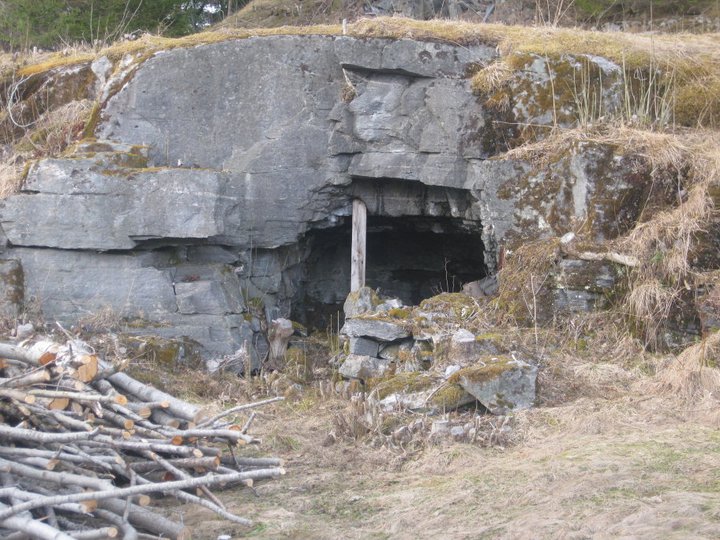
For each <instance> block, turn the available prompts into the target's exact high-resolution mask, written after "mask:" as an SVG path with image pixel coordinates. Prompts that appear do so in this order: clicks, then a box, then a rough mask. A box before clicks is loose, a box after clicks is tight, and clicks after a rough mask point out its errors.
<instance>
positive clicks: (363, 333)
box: [340, 319, 410, 341]
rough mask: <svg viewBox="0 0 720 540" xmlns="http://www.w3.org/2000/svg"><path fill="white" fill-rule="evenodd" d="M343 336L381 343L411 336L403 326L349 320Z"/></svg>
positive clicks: (372, 321)
mask: <svg viewBox="0 0 720 540" xmlns="http://www.w3.org/2000/svg"><path fill="white" fill-rule="evenodd" d="M340 333H341V334H345V335H347V336H350V337H370V338H375V339H378V340H380V341H395V340H397V339H402V338H406V337H409V336H410V332H408V331H407V330H406V329H405V328H403V327H402V326H400V325H398V324H395V323H391V322H389V321H383V320H379V319H347V320H346V321H345V324H344V325H343V327H342V329H341V330H340Z"/></svg>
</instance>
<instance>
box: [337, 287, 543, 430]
mask: <svg viewBox="0 0 720 540" xmlns="http://www.w3.org/2000/svg"><path fill="white" fill-rule="evenodd" d="M370 294H371V290H370V289H368V288H367V287H365V288H364V289H361V290H360V291H357V292H355V293H352V294H351V296H352V298H351V299H350V300H349V301H348V302H346V304H347V305H350V306H351V307H352V309H354V305H355V303H356V302H355V299H357V298H363V297H364V298H368V297H369V296H370ZM469 301H471V299H470V298H469V297H466V296H465V295H446V296H445V297H443V296H442V295H441V296H439V297H436V298H432V299H429V300H428V301H426V302H424V303H423V306H422V307H418V308H407V307H403V308H394V309H395V310H396V311H395V312H393V311H388V312H382V311H379V308H378V307H376V311H374V312H367V311H365V312H363V313H362V314H361V315H359V316H352V317H350V316H347V314H346V320H345V324H344V326H343V327H342V329H341V333H342V334H344V336H345V339H347V340H348V343H347V354H345V355H344V357H343V358H341V359H340V360H339V361H340V362H341V365H340V368H339V373H340V375H342V376H343V377H345V378H347V379H360V380H361V381H362V382H363V383H367V382H369V381H372V380H375V381H379V382H377V384H376V386H375V387H374V389H373V390H372V391H371V392H370V395H369V396H370V399H371V400H372V401H373V402H374V403H377V405H378V406H379V407H380V409H381V410H382V411H385V412H391V411H393V410H403V411H404V410H409V411H416V412H427V413H434V412H442V411H445V410H452V409H455V408H458V407H461V406H463V405H467V404H470V403H473V402H475V403H476V404H477V406H479V407H480V406H481V407H482V408H484V409H486V410H487V411H488V412H490V413H491V414H495V415H505V414H509V413H511V412H512V411H516V410H520V409H525V408H528V407H531V406H532V405H533V402H534V400H535V384H536V378H537V367H536V366H535V365H532V364H531V363H529V362H526V361H524V360H520V359H518V358H517V357H516V353H514V352H512V351H508V350H506V349H505V348H504V347H503V345H502V344H501V343H500V341H501V340H500V339H499V337H500V336H498V335H495V334H492V333H488V334H480V335H477V334H475V333H473V332H471V331H470V330H469V329H467V328H463V327H458V322H459V321H460V322H462V320H463V319H462V316H463V314H464V313H466V312H465V311H464V309H465V307H464V306H466V305H468V302H469ZM375 303H376V305H377V306H381V305H382V304H383V303H386V302H379V301H378V302H375ZM453 309H454V310H456V311H457V313H455V315H456V317H453V316H452V314H450V313H449V311H452V310H453ZM431 310H432V311H431ZM418 313H419V314H421V316H422V318H423V319H426V318H427V317H430V318H431V319H434V320H435V321H439V322H438V323H435V324H434V325H433V327H432V328H433V330H432V339H426V337H427V336H426V335H425V334H424V332H421V331H418V332H416V325H415V318H416V316H417V315H418ZM432 313H437V314H438V315H440V314H442V317H432V316H431V314H432ZM393 315H395V316H397V317H399V318H395V317H394V316H393ZM418 330H420V329H418ZM416 333H418V334H422V335H421V338H420V339H416V338H415V337H414V335H415V334H416ZM437 429H440V428H437ZM452 436H453V437H454V438H457V437H459V432H458V430H455V432H454V433H453V434H452Z"/></svg>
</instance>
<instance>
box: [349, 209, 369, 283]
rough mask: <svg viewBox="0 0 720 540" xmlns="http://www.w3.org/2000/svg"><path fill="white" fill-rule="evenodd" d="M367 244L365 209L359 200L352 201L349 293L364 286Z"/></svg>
mask: <svg viewBox="0 0 720 540" xmlns="http://www.w3.org/2000/svg"><path fill="white" fill-rule="evenodd" d="M366 244H367V207H366V206H365V203H364V202H362V201H361V200H359V199H355V200H354V201H353V212H352V248H351V256H350V257H351V259H350V291H357V290H358V289H360V288H361V287H364V286H365V254H366Z"/></svg>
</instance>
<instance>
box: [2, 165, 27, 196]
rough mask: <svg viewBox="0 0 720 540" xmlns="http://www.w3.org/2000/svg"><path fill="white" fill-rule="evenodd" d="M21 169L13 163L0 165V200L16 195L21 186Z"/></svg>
mask: <svg viewBox="0 0 720 540" xmlns="http://www.w3.org/2000/svg"><path fill="white" fill-rule="evenodd" d="M22 171H23V168H22V167H21V166H19V165H15V164H13V163H0V200H2V199H5V198H7V197H9V196H10V195H12V194H13V193H17V192H18V190H19V189H20V186H21V185H22Z"/></svg>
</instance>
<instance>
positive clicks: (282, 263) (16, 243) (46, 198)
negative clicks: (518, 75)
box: [0, 36, 650, 356]
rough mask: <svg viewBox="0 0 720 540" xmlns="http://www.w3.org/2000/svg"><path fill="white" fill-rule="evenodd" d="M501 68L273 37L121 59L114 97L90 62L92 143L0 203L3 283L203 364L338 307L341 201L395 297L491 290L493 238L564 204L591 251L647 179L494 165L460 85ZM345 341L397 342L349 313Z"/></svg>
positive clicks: (412, 50) (546, 223)
mask: <svg viewBox="0 0 720 540" xmlns="http://www.w3.org/2000/svg"><path fill="white" fill-rule="evenodd" d="M496 56H497V52H496V51H495V48H494V47H489V46H484V45H477V46H462V47H459V46H453V45H449V44H441V43H431V42H417V41H412V40H406V39H402V40H383V39H357V38H351V37H330V36H273V37H262V38H261V37H257V38H249V39H242V40H229V41H226V42H221V43H215V44H209V45H203V46H198V47H193V48H176V49H172V50H169V51H164V52H162V53H159V54H156V55H155V56H154V57H152V58H150V59H148V60H146V61H145V62H144V63H142V64H141V65H139V66H137V67H135V66H133V65H132V58H129V59H124V60H123V61H122V62H121V65H120V66H119V68H118V67H116V70H115V72H116V75H114V76H112V77H111V79H113V80H114V81H115V82H113V83H112V84H111V81H110V79H108V77H109V74H110V73H111V70H110V69H109V68H108V66H106V65H101V63H96V64H95V65H94V66H93V68H92V69H90V66H87V69H86V71H87V74H88V77H89V78H90V79H91V83H92V84H91V86H92V88H96V91H97V92H99V93H100V94H99V95H100V99H101V102H102V108H101V110H100V113H99V122H98V124H97V126H96V127H95V135H96V136H97V139H98V140H97V141H95V142H86V143H83V144H80V145H78V147H77V148H76V149H75V152H74V154H72V155H69V156H68V157H66V158H63V159H46V160H41V161H39V162H37V163H35V164H33V165H32V166H31V167H30V169H29V171H28V174H27V178H26V180H25V182H24V185H23V187H22V191H21V193H19V194H17V195H15V196H12V197H10V198H8V199H6V200H5V201H3V202H2V203H1V205H0V226H1V228H2V231H1V234H0V238H4V237H7V240H6V242H5V241H3V244H5V243H7V248H6V250H5V251H6V253H5V254H4V255H3V257H4V258H6V259H13V260H18V261H20V263H21V265H22V274H23V283H22V284H21V285H18V289H17V291H24V294H25V296H26V297H27V298H29V297H34V298H36V299H37V300H38V301H39V302H40V304H41V308H42V310H43V312H44V314H45V316H46V318H48V319H56V320H59V321H64V322H73V321H76V320H78V319H79V318H81V317H83V316H86V315H87V314H89V313H92V312H93V311H95V310H98V309H101V308H102V309H108V308H109V309H111V310H113V311H115V312H116V313H118V314H119V315H121V316H123V317H126V318H128V319H138V320H142V321H144V324H145V326H146V330H147V331H148V332H149V331H151V330H152V332H153V333H160V334H164V335H166V336H167V337H173V336H175V337H183V336H184V337H187V338H189V339H192V340H195V341H197V342H199V343H200V344H201V345H203V346H204V347H205V349H206V351H207V353H208V354H210V355H223V354H229V353H232V352H233V351H235V350H236V349H237V348H238V347H239V346H240V345H241V344H242V343H243V342H245V341H248V342H250V343H249V344H250V346H252V347H254V348H255V349H257V350H256V351H255V352H254V354H255V355H256V356H257V355H260V356H262V351H264V350H267V342H266V341H264V338H262V337H261V336H260V330H261V328H262V325H261V324H260V323H259V321H260V319H262V318H265V319H267V320H273V319H277V318H278V317H288V316H292V317H293V318H296V319H297V318H299V319H301V320H303V319H304V320H303V321H302V322H309V323H314V324H315V325H316V326H321V327H322V326H323V325H326V324H327V323H328V321H329V320H332V318H333V316H335V315H336V314H337V312H338V311H339V310H340V309H341V306H342V302H343V300H344V299H345V298H346V296H347V293H348V292H349V291H348V282H349V278H348V276H349V249H350V247H349V246H350V240H349V238H350V236H349V235H350V228H349V215H350V213H351V207H352V200H353V199H355V198H359V199H362V200H363V201H365V203H366V205H367V207H368V211H369V218H368V237H369V246H370V248H369V254H368V259H369V266H368V283H369V284H371V285H372V286H373V287H382V288H385V289H388V290H389V292H390V293H391V294H393V295H395V296H398V297H400V298H401V299H402V300H403V302H405V303H410V302H416V301H418V299H419V298H423V297H427V296H430V295H431V294H433V291H435V292H437V289H440V290H459V289H460V287H461V286H462V284H463V283H466V282H471V281H475V280H478V279H482V278H485V277H487V276H493V275H494V274H495V273H496V270H497V266H498V255H497V246H498V245H499V244H501V243H505V244H506V245H507V246H509V247H512V246H513V242H515V243H517V242H522V241H525V240H527V239H530V238H539V237H546V236H552V235H557V234H564V233H565V232H567V231H568V230H569V229H570V227H571V224H572V223H573V220H572V219H570V218H568V219H565V218H564V217H562V216H564V214H565V212H566V211H568V209H569V211H571V214H572V218H573V219H575V218H577V219H587V220H588V227H589V228H590V229H591V230H592V231H593V234H595V236H596V237H597V238H607V237H609V236H612V235H614V234H616V233H617V230H616V229H617V223H620V224H621V227H624V226H625V224H626V223H627V224H631V223H632V221H633V220H634V219H636V218H637V212H635V213H632V212H631V213H630V214H628V215H627V216H626V215H624V214H623V215H619V214H618V213H617V211H615V209H614V206H612V204H611V199H612V197H614V196H615V195H616V194H617V192H618V190H619V191H621V192H622V194H623V197H624V198H625V199H626V200H636V199H637V200H640V196H641V195H642V194H643V193H645V192H646V188H647V186H648V185H650V180H649V179H645V178H644V177H642V178H641V177H639V176H638V174H637V173H633V174H634V175H635V176H634V177H633V178H632V181H630V180H629V179H628V178H626V177H625V176H624V174H625V173H624V172H623V171H624V170H625V169H624V166H623V162H622V160H618V159H616V158H615V156H614V153H613V152H614V150H613V149H611V148H605V147H599V148H590V147H583V148H578V152H577V154H576V155H574V156H571V157H569V158H567V159H565V160H561V161H558V162H557V163H556V164H555V165H554V168H551V169H549V170H547V171H544V172H538V171H535V170H533V167H532V166H531V165H530V164H529V163H526V162H522V161H515V160H503V159H490V158H497V157H498V155H499V154H501V153H502V152H503V151H504V150H505V149H506V147H505V146H503V144H504V143H502V142H501V141H502V140H504V139H503V137H501V136H500V135H499V132H498V131H497V126H495V124H494V119H495V118H496V116H497V114H496V112H494V111H493V110H491V109H490V108H489V107H488V106H487V105H486V99H485V97H481V98H478V97H476V96H474V95H473V94H472V92H471V90H470V81H469V75H468V74H469V73H471V72H472V71H473V69H476V68H478V67H483V66H486V65H488V64H490V63H491V62H493V61H494V60H495V59H496ZM567 62H569V63H570V64H572V61H571V60H568V61H567ZM592 62H594V64H593V65H595V64H597V65H600V64H598V62H599V61H598V60H592ZM533 65H535V64H533ZM536 67H537V66H536ZM605 67H607V66H605ZM118 69H119V71H118ZM548 69H549V68H548ZM608 69H610V68H608ZM540 71H542V70H540V68H539V67H538V69H537V70H535V71H532V73H530V74H529V75H528V77H536V78H538V77H540V78H542V77H541V76H542V73H540ZM555 71H556V72H558V73H559V68H556V69H555ZM91 73H94V75H93V76H94V77H95V79H92V77H93V76H91V75H90V74H91ZM118 73H119V74H122V77H121V80H124V79H127V82H126V84H124V86H122V87H120V85H119V84H118V81H117V80H115V79H117V78H118V76H119V75H118ZM538 80H539V79H538ZM608 80H609V79H608ZM608 84H609V86H608V87H607V88H606V89H604V90H603V91H604V92H607V93H608V95H607V96H605V97H606V98H607V100H610V99H611V97H612V96H611V95H610V94H612V92H613V86H612V84H610V82H609V83H608ZM531 86H532V85H531ZM546 86H547V85H546ZM509 88H510V90H509V91H510V92H511V93H513V92H514V94H516V96H515V97H517V99H516V100H514V102H515V103H516V109H514V110H512V111H511V112H510V113H508V114H511V115H516V116H517V118H514V119H513V118H510V119H509V120H511V121H525V120H526V118H525V120H523V117H522V115H527V114H530V113H529V112H528V111H530V109H531V108H532V109H533V111H530V112H532V113H533V114H535V113H536V112H537V113H538V114H536V115H535V116H537V118H541V117H542V118H545V116H543V115H542V114H541V113H540V112H538V111H536V110H535V109H537V107H536V105H537V104H538V103H540V104H541V103H544V102H547V101H548V100H543V99H539V98H538V99H535V98H533V99H530V97H528V96H525V94H522V92H524V91H525V90H527V85H526V84H524V83H523V81H522V80H519V79H518V80H516V81H514V83H513V84H512V85H510V87H509ZM543 88H544V87H543ZM113 89H117V92H116V93H115V94H114V95H112V91H113ZM169 89H172V91H169ZM545 90H547V89H545ZM107 96H110V97H107ZM511 97H512V98H513V99H514V97H513V96H511ZM106 98H107V99H106ZM525 98H528V99H525ZM523 99H525V101H523ZM550 101H551V100H550ZM522 103H525V104H526V105H525V106H521V105H520V104H522ZM528 104H533V107H530V105H528ZM535 116H533V117H535ZM505 120H508V119H507V118H506V119H505ZM503 125H504V124H503ZM608 171H609V172H608ZM607 177H610V178H611V179H612V182H611V183H610V184H608V183H607V182H606V181H605V179H606V178H607ZM646 180H647V182H646ZM638 208H639V207H638ZM638 212H639V210H638ZM609 222H611V223H612V226H613V227H615V229H612V230H611V229H609V228H608V223H609ZM373 246H375V247H373ZM583 301H584V300H583ZM363 309H364V308H363ZM10 311H12V309H11V310H10ZM358 325H364V327H363V328H362V329H359V328H357V326H358ZM368 325H371V326H372V325H374V330H372V329H370V328H369V326H368ZM134 326H135V331H137V332H142V331H144V330H143V328H142V326H143V325H142V324H140V325H134ZM138 326H139V327H138ZM381 326H382V328H380V327H381ZM373 332H374V333H373ZM347 333H348V335H351V336H353V337H358V338H359V337H365V336H367V335H374V336H375V337H380V338H381V339H384V340H387V341H393V340H396V339H400V338H402V337H405V336H407V335H408V334H407V332H405V331H404V330H403V329H402V328H401V327H400V326H397V325H394V326H393V325H390V326H388V325H381V324H380V323H379V322H368V321H363V322H360V320H359V319H358V320H356V322H350V323H349V326H348V327H347ZM378 333H379V335H376V334H378ZM356 345H357V342H356ZM258 351H260V352H258Z"/></svg>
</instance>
